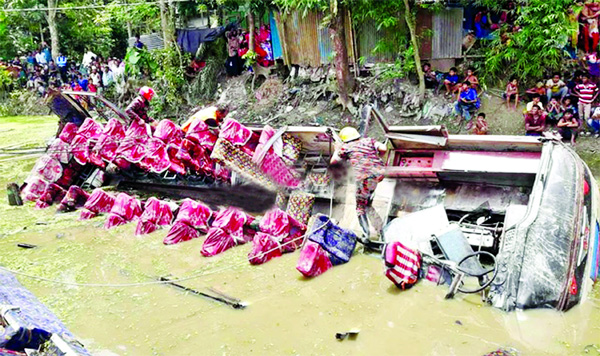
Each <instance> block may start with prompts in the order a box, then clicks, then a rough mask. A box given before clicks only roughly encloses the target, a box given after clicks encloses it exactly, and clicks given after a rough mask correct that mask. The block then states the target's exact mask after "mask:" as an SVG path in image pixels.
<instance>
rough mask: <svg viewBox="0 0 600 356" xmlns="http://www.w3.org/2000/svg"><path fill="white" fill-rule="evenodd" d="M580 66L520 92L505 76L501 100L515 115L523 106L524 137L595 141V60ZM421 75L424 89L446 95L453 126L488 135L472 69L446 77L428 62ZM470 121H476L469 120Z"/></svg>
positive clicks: (599, 130)
mask: <svg viewBox="0 0 600 356" xmlns="http://www.w3.org/2000/svg"><path fill="white" fill-rule="evenodd" d="M590 59H591V60H592V61H590ZM581 68H582V69H581V70H577V71H575V72H574V73H573V74H570V73H566V74H565V75H564V76H562V75H561V74H560V73H554V74H553V75H552V76H551V77H549V78H546V79H541V80H539V81H538V82H537V84H536V85H535V86H534V87H532V88H529V89H527V90H525V91H524V92H521V90H520V88H519V80H518V79H517V78H516V77H513V78H510V80H509V81H508V83H507V84H506V89H505V91H504V93H503V97H504V100H505V101H506V107H507V109H508V110H515V111H516V110H518V107H519V103H520V102H521V101H524V102H526V105H525V109H524V111H523V115H524V123H525V134H526V135H529V136H540V135H542V133H544V132H555V133H558V134H560V135H561V137H562V138H563V140H564V141H567V142H570V143H571V144H573V145H574V144H575V140H576V138H577V136H578V135H579V134H583V135H587V136H592V135H593V136H594V137H596V138H598V137H600V105H596V104H598V103H597V99H598V94H599V89H598V85H599V84H600V60H598V59H597V58H596V57H595V55H594V56H588V57H587V60H586V62H585V63H582V67H581ZM423 72H424V74H425V84H426V87H427V88H429V89H433V90H436V91H443V94H444V95H446V96H447V97H449V98H452V99H453V100H454V98H455V100H456V101H455V105H454V108H455V113H456V115H457V116H458V118H459V121H458V123H460V122H462V121H463V120H464V121H466V123H467V124H466V129H467V130H468V131H470V132H472V133H474V134H487V133H488V125H487V122H486V121H485V114H483V113H479V114H477V112H478V111H479V109H480V107H481V100H480V96H481V93H482V89H481V87H480V85H479V79H478V78H477V75H475V70H474V68H467V70H466V71H465V72H464V73H463V75H459V72H458V69H457V68H455V67H452V68H450V70H449V71H448V73H439V72H435V71H434V70H432V68H431V65H430V64H429V63H424V64H423ZM476 114H477V115H476ZM481 114H483V115H481ZM474 117H476V119H475V120H472V118H474Z"/></svg>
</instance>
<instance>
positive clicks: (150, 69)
mask: <svg viewBox="0 0 600 356" xmlns="http://www.w3.org/2000/svg"><path fill="white" fill-rule="evenodd" d="M124 61H125V73H126V74H127V75H130V76H133V77H142V76H148V77H149V76H152V75H153V74H154V72H155V71H156V70H157V69H158V63H157V62H156V58H155V57H154V56H153V55H152V54H151V53H150V52H148V51H147V50H145V49H139V48H136V47H131V48H129V49H128V50H127V54H126V55H125V59H124Z"/></svg>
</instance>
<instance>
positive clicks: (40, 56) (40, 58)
mask: <svg viewBox="0 0 600 356" xmlns="http://www.w3.org/2000/svg"><path fill="white" fill-rule="evenodd" d="M35 61H36V62H37V64H38V65H44V64H48V62H47V61H46V55H44V53H43V52H37V51H36V54H35Z"/></svg>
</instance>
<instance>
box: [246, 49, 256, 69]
mask: <svg viewBox="0 0 600 356" xmlns="http://www.w3.org/2000/svg"><path fill="white" fill-rule="evenodd" d="M257 58H258V54H256V52H254V51H248V52H246V53H245V54H244V55H243V56H242V59H243V60H245V61H246V67H250V66H252V65H253V64H254V63H256V59H257Z"/></svg>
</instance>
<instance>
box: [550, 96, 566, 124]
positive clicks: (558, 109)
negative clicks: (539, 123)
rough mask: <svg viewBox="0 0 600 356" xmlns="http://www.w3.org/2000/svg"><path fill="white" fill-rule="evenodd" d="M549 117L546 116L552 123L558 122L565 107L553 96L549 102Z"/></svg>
mask: <svg viewBox="0 0 600 356" xmlns="http://www.w3.org/2000/svg"><path fill="white" fill-rule="evenodd" d="M547 109H548V117H547V118H546V122H547V123H549V124H550V125H552V126H554V125H556V124H557V123H558V120H560V118H561V116H562V115H563V107H562V105H560V103H559V102H558V100H556V98H552V100H550V102H549V103H548V107H547Z"/></svg>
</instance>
